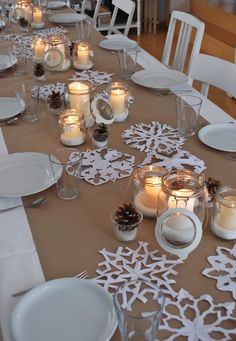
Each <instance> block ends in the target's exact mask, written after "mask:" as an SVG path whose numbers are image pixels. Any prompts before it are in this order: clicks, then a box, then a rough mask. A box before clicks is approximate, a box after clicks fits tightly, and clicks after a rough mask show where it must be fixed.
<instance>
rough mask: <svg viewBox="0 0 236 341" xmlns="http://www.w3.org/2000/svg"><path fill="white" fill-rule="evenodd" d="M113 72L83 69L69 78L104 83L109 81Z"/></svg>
mask: <svg viewBox="0 0 236 341" xmlns="http://www.w3.org/2000/svg"><path fill="white" fill-rule="evenodd" d="M112 75H113V73H107V72H101V71H91V70H84V71H81V72H75V73H74V74H73V75H72V77H71V78H69V79H70V80H86V81H89V82H91V83H95V84H98V85H101V84H106V83H109V82H110V81H111V78H112Z"/></svg>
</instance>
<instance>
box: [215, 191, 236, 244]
mask: <svg viewBox="0 0 236 341" xmlns="http://www.w3.org/2000/svg"><path fill="white" fill-rule="evenodd" d="M211 228H212V230H213V232H214V233H215V234H216V235H217V236H219V237H221V238H223V239H228V240H230V239H235V238H236V188H233V187H229V186H222V187H220V189H219V190H218V191H217V193H216V196H215V200H214V208H213V213H212V219H211Z"/></svg>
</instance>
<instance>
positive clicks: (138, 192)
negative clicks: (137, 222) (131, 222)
mask: <svg viewBox="0 0 236 341" xmlns="http://www.w3.org/2000/svg"><path fill="white" fill-rule="evenodd" d="M165 173H166V170H165V169H164V168H162V167H158V166H145V167H142V168H139V169H138V170H137V171H136V173H135V176H134V180H133V184H134V205H135V207H136V208H137V209H138V210H139V211H141V212H142V213H143V215H144V216H145V217H148V218H154V217H156V215H157V204H158V203H157V200H158V194H159V191H160V189H161V179H162V177H163V176H164V174H165Z"/></svg>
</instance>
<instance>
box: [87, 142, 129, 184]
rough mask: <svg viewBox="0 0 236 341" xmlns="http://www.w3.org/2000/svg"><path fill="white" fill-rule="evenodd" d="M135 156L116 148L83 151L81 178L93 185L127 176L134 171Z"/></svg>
mask: <svg viewBox="0 0 236 341" xmlns="http://www.w3.org/2000/svg"><path fill="white" fill-rule="evenodd" d="M134 161H135V158H134V156H132V155H129V154H126V153H121V152H119V151H117V150H115V149H110V148H108V149H106V148H101V149H96V150H92V151H88V152H83V161H82V166H83V167H82V171H81V178H82V179H84V180H85V181H87V182H89V183H90V184H92V185H102V184H104V183H106V182H109V181H113V182H114V181H116V180H118V179H122V178H126V177H128V176H130V174H131V173H132V172H133V166H134Z"/></svg>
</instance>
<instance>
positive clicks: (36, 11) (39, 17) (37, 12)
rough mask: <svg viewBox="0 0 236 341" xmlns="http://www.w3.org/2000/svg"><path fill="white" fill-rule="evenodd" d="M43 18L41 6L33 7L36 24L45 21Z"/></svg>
mask: <svg viewBox="0 0 236 341" xmlns="http://www.w3.org/2000/svg"><path fill="white" fill-rule="evenodd" d="M42 19H43V12H42V10H41V8H39V7H35V8H34V9H33V23H34V24H36V25H37V24H41V23H42V21H43V20H42Z"/></svg>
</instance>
